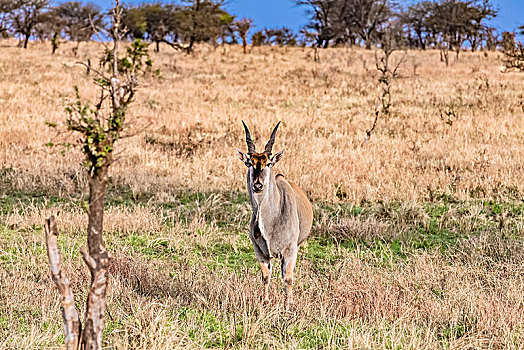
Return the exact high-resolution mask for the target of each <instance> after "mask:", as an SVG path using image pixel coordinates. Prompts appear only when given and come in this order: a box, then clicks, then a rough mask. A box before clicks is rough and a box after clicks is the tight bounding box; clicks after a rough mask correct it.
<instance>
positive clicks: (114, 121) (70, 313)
mask: <svg viewBox="0 0 524 350" xmlns="http://www.w3.org/2000/svg"><path fill="white" fill-rule="evenodd" d="M120 15H121V9H120V6H119V1H118V0H116V1H115V7H114V9H113V10H112V12H111V24H112V25H111V31H110V32H109V36H110V38H111V39H112V41H113V46H112V49H111V50H112V62H111V63H112V65H111V75H110V76H108V75H106V74H105V73H103V72H97V74H98V77H97V78H96V79H95V83H96V84H97V86H98V87H99V88H100V97H99V99H98V101H97V103H96V104H95V105H94V106H89V105H88V104H84V103H83V102H82V100H81V99H80V93H79V90H78V88H75V90H76V102H75V103H74V104H73V105H71V106H69V107H68V108H67V109H66V111H67V113H68V117H67V120H66V121H67V128H68V129H69V130H71V131H75V132H78V133H79V134H80V142H81V144H82V145H83V147H82V150H83V152H84V154H85V156H86V168H87V171H88V176H89V204H88V205H89V209H88V227H87V245H88V249H87V250H86V249H84V248H82V249H81V253H82V256H83V258H84V261H85V263H86V264H87V266H88V267H89V270H90V272H91V287H90V289H89V293H88V296H87V302H86V311H85V318H84V322H83V329H82V325H81V324H80V320H79V316H78V312H77V310H76V308H75V305H74V300H73V294H72V292H71V288H70V285H69V280H68V279H67V278H66V277H65V275H64V273H63V271H62V270H61V268H60V263H59V253H58V247H57V244H56V236H57V235H58V231H57V229H56V225H55V221H54V218H53V217H51V218H49V219H48V220H47V221H46V243H47V250H48V257H49V263H50V266H51V272H52V276H53V281H54V282H55V284H56V286H57V287H58V290H59V292H60V296H61V308H62V316H63V319H64V330H65V333H66V334H65V343H66V347H67V349H78V347H79V346H81V348H82V349H102V334H103V330H104V319H105V309H106V292H107V281H108V278H109V276H108V272H107V270H108V266H109V259H110V254H109V252H108V251H107V250H106V248H105V246H104V240H103V218H104V205H105V196H106V192H107V181H108V171H109V168H110V166H111V164H112V163H113V161H114V159H113V151H114V146H115V143H116V142H117V141H118V140H119V139H120V138H121V137H122V131H123V130H124V128H125V125H126V113H127V110H128V107H129V105H130V103H131V102H132V100H133V97H134V93H135V89H136V86H137V78H136V74H135V73H136V70H137V67H138V62H139V61H140V58H141V57H139V58H138V60H134V59H133V58H129V57H126V58H125V59H126V61H127V62H128V63H129V65H130V66H126V67H125V69H122V65H121V63H122V59H119V55H118V48H119V41H120V40H121V39H122V38H123V35H122V33H121V31H120V28H121V23H120ZM142 57H143V56H142ZM135 58H137V57H135ZM80 337H81V338H80Z"/></svg>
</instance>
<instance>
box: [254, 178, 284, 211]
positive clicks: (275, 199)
mask: <svg viewBox="0 0 524 350" xmlns="http://www.w3.org/2000/svg"><path fill="white" fill-rule="evenodd" d="M253 198H254V199H255V202H256V203H257V207H258V216H259V220H260V216H263V217H274V216H279V215H280V192H279V191H278V187H277V183H276V179H275V175H274V174H273V172H270V173H269V178H268V179H267V182H266V186H264V190H263V191H262V192H260V193H253Z"/></svg>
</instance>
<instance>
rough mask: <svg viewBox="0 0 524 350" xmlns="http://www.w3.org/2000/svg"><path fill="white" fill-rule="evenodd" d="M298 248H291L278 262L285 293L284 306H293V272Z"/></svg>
mask: <svg viewBox="0 0 524 350" xmlns="http://www.w3.org/2000/svg"><path fill="white" fill-rule="evenodd" d="M297 254H298V247H296V246H295V247H292V248H291V249H289V251H288V253H287V254H286V255H285V256H283V257H282V260H281V261H280V264H281V268H282V280H283V281H284V290H285V292H286V306H290V305H293V271H294V270H295V265H296V263H297Z"/></svg>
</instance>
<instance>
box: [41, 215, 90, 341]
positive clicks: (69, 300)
mask: <svg viewBox="0 0 524 350" xmlns="http://www.w3.org/2000/svg"><path fill="white" fill-rule="evenodd" d="M45 232H46V245H47V256H48V257H49V265H50V267H51V276H52V278H53V282H55V285H56V287H57V288H58V292H59V293H60V309H61V311H62V317H63V319H64V333H65V345H66V349H68V350H77V349H78V346H79V344H80V334H81V330H82V324H81V323H80V318H79V317H78V311H77V310H76V307H75V300H74V295H73V291H72V289H71V285H70V282H69V279H68V278H67V277H66V276H65V275H64V273H63V271H62V269H61V268H60V253H59V252H58V245H57V238H58V231H57V229H56V222H55V218H54V216H51V217H50V218H49V219H46V221H45Z"/></svg>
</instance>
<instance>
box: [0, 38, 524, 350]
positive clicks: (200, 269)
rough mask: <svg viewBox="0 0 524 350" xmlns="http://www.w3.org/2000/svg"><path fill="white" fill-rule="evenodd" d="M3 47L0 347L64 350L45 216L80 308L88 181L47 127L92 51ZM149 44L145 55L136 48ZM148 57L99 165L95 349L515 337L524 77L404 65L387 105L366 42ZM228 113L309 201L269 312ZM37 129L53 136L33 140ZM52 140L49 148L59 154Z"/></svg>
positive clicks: (414, 60)
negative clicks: (306, 232)
mask: <svg viewBox="0 0 524 350" xmlns="http://www.w3.org/2000/svg"><path fill="white" fill-rule="evenodd" d="M75 45H76V44H73V43H66V44H63V45H62V46H60V48H59V50H58V52H57V54H55V55H51V53H50V51H51V50H50V45H49V44H48V43H45V44H42V43H31V45H30V47H29V49H27V50H23V49H20V48H18V47H16V42H15V41H2V42H0V53H1V55H2V59H1V60H0V348H1V349H50V348H60V347H61V344H63V340H64V339H63V338H64V336H63V326H62V318H61V315H60V309H59V300H58V292H57V291H56V288H55V287H54V285H53V283H52V280H51V276H50V272H49V264H48V258H47V253H46V245H45V233H44V231H43V226H44V220H45V218H47V217H49V216H50V215H55V216H56V218H57V224H58V229H59V231H60V236H59V248H60V251H61V254H62V257H63V266H64V270H65V273H66V275H67V276H69V278H70V280H71V282H72V285H73V290H74V292H75V298H76V299H75V300H76V305H77V308H78V309H79V310H80V313H82V310H83V309H84V307H85V297H86V294H87V290H88V286H89V283H90V276H89V272H88V270H87V268H86V267H85V264H84V263H83V261H82V258H81V256H80V253H79V249H80V247H83V246H85V245H86V233H85V232H86V225H87V215H86V213H85V209H84V207H85V204H84V203H85V200H86V199H87V174H86V170H85V167H84V165H83V163H84V160H83V157H82V154H81V152H80V151H79V149H78V148H77V147H74V146H70V147H68V146H67V144H72V145H74V143H75V135H72V134H68V133H57V130H56V129H54V128H50V127H48V126H47V125H46V123H47V124H52V123H57V124H58V125H61V124H63V123H64V121H65V116H66V113H65V111H64V110H65V107H66V106H67V105H69V104H70V103H72V102H74V96H75V95H74V86H75V85H77V86H78V88H79V91H80V94H81V96H82V98H83V99H84V100H85V101H89V100H90V101H94V100H95V98H96V93H97V90H96V89H95V87H94V85H93V84H92V78H93V77H94V74H93V72H92V73H91V75H90V76H86V69H85V67H83V66H81V65H78V64H76V63H77V62H79V61H82V62H86V61H87V60H88V59H90V61H91V62H92V66H93V68H95V69H98V59H99V53H100V52H101V51H102V49H103V48H102V46H101V44H96V43H90V44H82V45H81V46H80V49H79V52H78V55H77V56H76V57H75V56H74V55H73V53H72V48H73V47H74V46H75ZM151 48H152V47H151ZM319 52H320V61H319V62H315V61H314V60H313V51H312V50H311V49H309V48H306V49H303V48H278V47H262V48H252V49H250V52H249V53H248V54H247V55H243V54H242V49H241V47H236V46H226V47H218V48H216V49H214V48H213V47H211V46H206V45H202V46H198V47H197V49H196V52H195V54H194V55H186V54H184V53H181V52H176V51H174V50H172V49H171V48H169V47H167V46H165V47H161V52H160V53H156V52H151V58H152V60H153V70H157V72H150V73H148V74H146V75H145V76H143V77H140V87H139V89H138V92H137V94H136V99H135V102H134V103H133V104H132V105H131V108H130V109H129V111H128V118H129V119H128V122H129V123H130V124H129V129H128V135H127V137H126V138H124V139H123V140H121V141H119V143H118V144H117V150H116V153H117V161H116V162H115V163H114V164H113V165H112V167H111V174H110V187H109V194H108V202H107V206H106V216H105V226H104V228H105V241H106V246H107V248H108V250H110V251H111V253H112V256H113V258H112V260H111V266H110V271H109V272H110V281H109V291H108V306H107V312H106V328H105V331H104V337H105V338H104V341H105V344H106V348H107V349H174V348H233V349H244V348H253V349H280V348H286V349H308V348H315V349H319V348H322V349H478V348H481V349H524V231H523V230H524V228H523V222H524V220H523V218H524V200H523V198H524V74H522V73H520V74H519V73H516V72H506V73H501V70H500V66H501V62H500V56H501V54H500V53H497V52H489V53H483V52H475V53H471V52H463V53H461V54H460V56H459V58H458V61H457V60H456V58H455V56H454V55H453V58H452V60H451V64H450V66H449V67H446V66H445V64H444V63H442V62H440V59H439V52H438V51H433V50H430V51H408V52H401V51H400V52H396V53H395V54H394V56H393V60H394V61H398V60H399V59H401V57H404V59H405V62H404V64H403V65H402V67H401V69H400V77H399V78H398V79H397V80H396V81H395V82H394V85H393V87H392V92H391V94H392V106H391V111H390V115H388V116H381V117H380V118H379V120H378V123H377V125H376V128H375V130H374V131H373V133H372V134H371V137H370V139H369V140H368V141H366V140H365V135H366V130H367V129H370V128H371V126H372V124H373V120H374V107H375V103H376V101H377V98H378V96H379V95H380V89H379V87H378V85H379V83H378V77H379V75H378V73H377V70H376V67H375V54H374V51H373V50H370V51H366V50H364V49H357V48H353V49H351V48H330V49H326V50H320V51H319ZM241 120H244V121H245V122H246V123H247V124H248V126H249V128H250V130H251V133H252V136H253V138H254V141H255V143H256V144H257V148H259V149H260V148H262V147H263V146H264V144H265V142H266V141H267V138H268V137H269V134H270V132H271V129H272V127H273V126H274V125H275V124H276V123H277V121H279V120H282V125H281V127H280V129H279V131H278V133H277V136H276V142H275V146H274V148H273V149H274V151H275V152H277V151H280V150H281V149H284V157H283V158H282V160H281V161H280V162H279V163H278V165H276V166H275V170H277V171H278V172H282V173H283V174H284V175H285V176H286V178H288V179H289V180H290V181H292V182H295V183H296V184H298V185H300V186H301V187H302V188H303V189H304V190H305V191H306V192H307V194H308V195H309V197H310V199H311V200H312V202H313V207H314V217H315V220H314V223H313V231H312V235H311V237H310V239H309V240H308V242H307V244H305V245H303V246H301V248H300V252H299V258H298V263H297V268H296V270H295V307H294V309H293V310H286V309H285V307H284V292H283V291H282V281H281V279H280V278H279V275H280V271H279V269H278V268H275V269H274V271H273V281H272V286H271V303H270V304H269V305H262V302H261V295H262V282H261V275H260V268H259V266H258V264H257V262H256V260H255V256H254V252H253V248H252V245H251V242H250V240H249V237H248V229H249V219H250V216H251V206H250V203H249V199H248V196H247V191H246V189H245V166H244V165H243V164H242V162H240V161H239V160H238V158H237V156H236V152H235V148H236V147H239V148H240V149H242V150H245V149H246V144H245V139H244V131H243V129H242V124H241ZM49 143H53V144H54V145H55V146H53V147H49V145H50V144H49ZM60 144H66V146H63V145H62V146H61V145H60Z"/></svg>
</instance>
